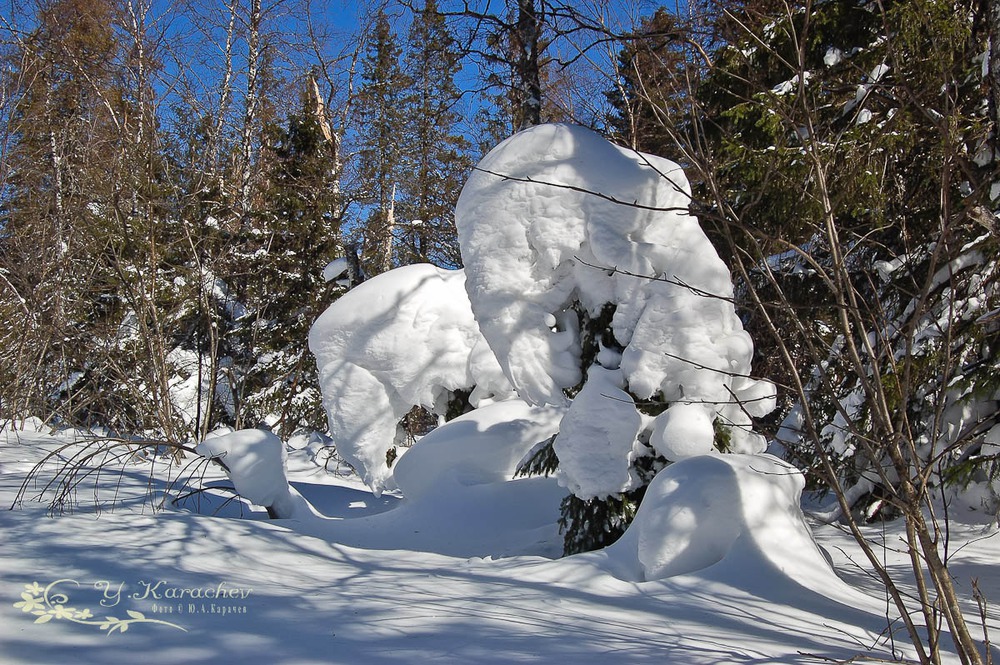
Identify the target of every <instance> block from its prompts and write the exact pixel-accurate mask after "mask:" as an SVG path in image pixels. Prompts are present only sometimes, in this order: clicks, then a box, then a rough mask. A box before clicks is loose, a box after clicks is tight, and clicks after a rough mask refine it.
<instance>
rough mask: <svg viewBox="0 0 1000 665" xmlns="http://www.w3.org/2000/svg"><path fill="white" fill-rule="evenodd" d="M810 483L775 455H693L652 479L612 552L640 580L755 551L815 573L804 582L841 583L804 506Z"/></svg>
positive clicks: (777, 564) (789, 569) (795, 571)
mask: <svg viewBox="0 0 1000 665" xmlns="http://www.w3.org/2000/svg"><path fill="white" fill-rule="evenodd" d="M804 482H805V481H804V479H803V476H802V474H801V472H799V471H798V470H797V469H795V468H794V467H792V466H791V465H789V464H787V463H785V462H782V461H781V460H779V459H777V458H776V457H772V456H771V455H736V454H731V455H719V454H712V455H702V456H698V457H689V458H687V459H685V460H683V461H680V462H677V463H675V464H672V465H670V466H669V467H667V468H666V469H664V470H663V471H661V472H660V474H659V475H657V476H656V478H655V479H654V480H653V481H652V482H651V483H650V485H649V487H648V488H647V490H646V495H645V497H644V498H643V501H642V504H641V506H640V507H639V510H638V512H637V513H636V516H635V520H634V521H633V522H632V524H631V525H630V526H629V528H628V530H627V531H626V532H625V534H624V535H623V536H622V538H621V539H619V541H618V542H617V543H615V544H614V545H612V546H611V547H610V548H608V553H609V555H610V556H612V557H613V558H614V559H615V560H617V561H619V562H627V561H631V562H632V565H634V566H635V570H634V573H636V575H635V576H636V578H638V579H642V580H657V579H663V578H667V577H673V576H675V575H683V574H686V573H693V572H697V571H699V570H703V569H706V568H708V567H710V566H713V565H715V564H718V563H719V562H721V561H723V560H726V559H728V558H732V557H737V558H739V557H748V556H750V555H749V554H748V553H756V555H757V556H758V558H760V559H762V560H765V561H769V562H770V563H771V564H773V566H774V568H776V569H777V570H780V571H784V572H785V573H786V574H788V575H791V576H800V575H807V576H809V578H810V580H811V581H812V582H810V580H799V581H800V582H802V583H803V584H805V585H806V586H810V587H816V586H822V585H823V584H835V583H837V582H836V580H837V578H836V576H835V574H834V573H833V571H832V570H831V569H830V566H829V563H828V562H827V560H826V558H825V557H824V556H823V554H822V552H821V551H820V550H819V548H818V547H817V545H816V544H815V542H814V541H813V539H812V535H811V533H810V531H809V527H808V525H807V524H806V523H805V519H804V517H803V515H802V511H801V509H800V507H799V498H800V496H801V493H802V488H803V486H804ZM748 563H753V562H748V561H742V562H737V564H742V565H746V564H748ZM749 569H752V566H751V567H750V568H749ZM817 580H818V582H817Z"/></svg>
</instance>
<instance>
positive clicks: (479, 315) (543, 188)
mask: <svg viewBox="0 0 1000 665" xmlns="http://www.w3.org/2000/svg"><path fill="white" fill-rule="evenodd" d="M690 197H691V193H690V186H689V184H688V182H687V179H686V178H685V176H684V173H683V172H682V170H681V168H680V167H679V166H678V165H677V164H675V163H674V162H671V161H669V160H666V159H663V158H660V157H655V156H652V155H646V154H643V153H640V152H636V151H633V150H628V149H625V148H621V147H619V146H616V145H614V144H612V143H610V142H608V141H606V140H604V139H603V138H601V137H600V136H598V135H597V134H595V133H593V132H591V131H589V130H587V129H584V128H581V127H575V126H570V125H562V124H553V125H541V126H538V127H533V128H531V129H528V130H526V131H524V132H521V133H519V134H516V135H515V136H513V137H511V138H510V139H508V140H506V141H504V142H503V143H501V144H500V145H499V146H497V147H496V148H495V149H494V150H493V151H492V152H490V153H489V154H488V155H487V156H486V157H485V158H484V159H483V161H482V162H481V163H480V164H479V166H478V168H477V169H476V171H475V172H474V173H473V175H472V177H471V178H470V179H469V181H468V183H467V184H466V186H465V188H464V189H463V191H462V195H461V197H460V199H459V204H458V209H457V212H456V221H457V224H458V230H459V242H460V244H461V248H462V257H463V259H464V261H465V266H466V275H467V279H466V288H467V290H468V292H469V297H470V300H471V302H472V310H473V313H474V314H475V316H476V320H477V321H478V323H479V325H480V328H481V329H482V332H483V335H484V337H485V338H486V340H487V341H488V342H489V344H490V347H491V348H492V349H493V351H494V353H495V354H496V356H497V359H498V360H499V361H500V365H501V367H502V368H503V370H504V373H505V374H506V376H507V378H508V379H510V381H511V383H512V384H513V386H514V387H515V389H516V390H517V391H518V394H519V395H520V396H521V397H522V398H523V399H525V400H526V401H527V402H529V403H531V404H555V405H559V404H566V403H568V402H570V401H571V396H573V395H577V394H578V396H577V399H576V401H575V402H574V403H573V405H571V406H570V410H569V412H568V414H567V416H566V418H565V419H564V421H563V427H562V428H561V430H563V431H564V433H565V431H566V430H569V431H572V432H574V433H576V434H577V435H579V434H580V433H581V432H589V435H588V437H585V440H584V441H580V440H574V441H570V440H569V439H571V438H572V439H579V436H575V437H566V436H560V437H558V438H557V439H556V444H555V449H556V452H557V454H558V456H559V459H560V467H561V469H562V473H563V479H564V481H565V482H566V483H567V486H569V487H571V488H572V489H573V491H574V493H575V494H576V495H577V496H580V497H581V498H589V497H602V496H607V495H609V494H614V493H618V492H623V491H627V490H629V489H632V488H634V487H635V486H636V484H635V483H636V479H635V478H634V476H633V475H632V474H629V473H625V471H627V470H628V464H629V461H630V460H631V459H632V458H633V457H634V456H635V455H636V451H635V450H633V446H632V444H633V441H631V440H629V441H623V440H618V439H620V438H621V436H622V432H621V431H619V430H620V429H621V428H614V431H612V430H611V429H609V428H606V427H605V428H600V427H598V428H594V427H587V426H585V425H586V422H587V421H589V420H591V419H592V416H593V414H594V413H595V411H594V409H595V404H594V402H595V400H597V399H599V398H600V397H601V395H600V394H599V393H601V391H596V393H595V391H593V390H588V388H587V385H588V381H589V380H591V379H593V380H599V381H601V382H603V383H608V381H609V376H608V374H607V373H606V372H598V371H594V367H600V368H603V369H604V370H610V371H614V372H615V375H616V376H615V377H614V381H613V383H615V384H618V385H620V390H619V389H618V388H615V390H616V392H621V394H622V395H625V397H626V398H627V399H625V401H624V402H623V401H622V400H617V402H618V406H617V407H616V409H615V410H616V411H617V410H620V409H621V408H623V407H622V406H621V405H622V404H624V406H625V407H628V409H629V410H631V411H633V412H634V411H635V408H636V407H635V406H634V404H629V402H632V400H652V401H654V402H657V403H659V404H662V405H672V404H679V403H685V404H691V405H695V406H693V407H692V408H688V409H687V412H688V414H687V415H691V413H694V412H696V413H697V414H698V417H697V418H689V417H688V418H686V417H677V416H678V414H679V412H680V411H683V410H679V409H673V410H671V409H668V410H667V412H666V413H663V414H662V415H660V416H658V417H657V419H656V422H655V423H653V425H652V428H653V429H654V430H655V432H656V437H655V441H652V442H651V443H652V445H653V446H654V447H655V449H656V452H659V453H660V454H663V455H665V456H667V459H668V460H670V461H674V460H673V459H671V458H672V457H678V456H679V455H678V454H677V452H678V451H681V452H682V453H683V451H685V450H694V449H700V447H699V446H698V445H695V446H693V447H692V446H686V445H681V443H680V441H679V440H678V439H679V438H682V437H686V438H689V437H693V438H694V439H695V440H696V441H706V440H707V441H709V442H712V441H714V440H715V438H716V435H715V428H716V427H719V428H720V429H722V428H724V429H725V430H726V431H727V432H728V441H727V447H728V449H729V450H732V451H736V452H761V451H763V449H764V447H765V442H764V439H763V438H762V437H761V436H759V435H757V434H754V433H753V432H752V431H751V416H752V415H760V414H761V413H763V412H766V411H767V410H769V408H768V405H771V406H772V407H773V395H774V388H773V386H771V385H770V384H768V383H767V382H761V381H756V380H753V379H750V378H747V377H748V376H749V374H750V370H751V367H750V364H751V359H752V356H753V343H752V341H751V339H750V337H749V335H748V334H747V333H746V332H745V331H744V330H743V326H742V324H741V322H740V320H739V318H738V317H737V316H736V312H735V308H734V306H733V303H732V297H733V289H732V284H731V281H730V273H729V270H728V268H727V267H726V265H725V264H724V263H723V261H722V260H721V259H720V258H719V256H718V254H717V253H716V252H715V249H714V248H713V247H712V245H711V243H710V242H709V240H708V238H707V237H706V236H705V234H704V232H703V231H702V229H701V227H700V226H699V224H698V220H697V219H696V218H695V217H694V216H693V215H691V214H690V212H689V210H688V204H689V201H690ZM608 312H611V313H612V315H611V317H610V323H609V324H608V325H606V326H605V327H604V329H603V330H597V328H596V327H595V326H594V325H593V324H594V323H595V322H599V321H600V320H602V318H603V317H605V316H606V314H607V313H608ZM595 338H597V339H595ZM595 351H596V352H595ZM618 372H620V376H618ZM588 377H589V378H588ZM604 392H607V390H605V391H604ZM744 396H749V397H752V398H753V399H754V400H756V401H755V402H754V405H753V406H752V407H750V408H743V407H742V405H741V401H742V400H741V398H743V397H744ZM604 399H605V400H611V399H612V397H611V396H608V397H605V398H604ZM581 404H583V406H581ZM575 407H576V408H575ZM647 420H648V419H647ZM648 426H649V424H648V423H647V429H645V433H646V434H649V429H648ZM643 431H644V430H643V428H642V427H639V426H638V425H637V426H636V427H629V432H630V434H629V435H628V436H627V437H626V438H629V439H632V438H633V437H632V436H631V432H636V440H638V437H639V435H640V434H641V433H642V432H643ZM591 435H592V436H591ZM643 436H645V435H643ZM587 441H589V443H588V442H587ZM702 447H703V446H702ZM598 450H600V451H604V452H605V453H606V452H608V451H609V450H617V451H618V452H617V453H616V454H617V455H618V456H620V457H622V460H621V461H622V469H623V473H619V474H607V473H596V472H590V471H587V469H590V470H591V471H593V469H594V468H595V465H590V464H583V465H576V464H574V463H572V462H569V463H567V462H568V460H569V459H570V458H572V457H575V456H578V455H589V454H592V453H594V452H595V451H598ZM597 466H601V465H597ZM606 468H607V467H605V470H606Z"/></svg>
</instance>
